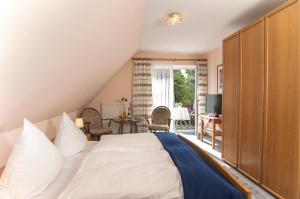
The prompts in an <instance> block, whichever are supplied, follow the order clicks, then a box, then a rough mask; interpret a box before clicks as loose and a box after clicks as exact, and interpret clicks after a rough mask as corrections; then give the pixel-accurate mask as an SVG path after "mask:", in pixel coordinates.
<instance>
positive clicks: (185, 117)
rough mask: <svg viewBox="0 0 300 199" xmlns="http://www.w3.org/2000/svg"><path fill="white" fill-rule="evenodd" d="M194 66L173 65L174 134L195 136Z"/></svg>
mask: <svg viewBox="0 0 300 199" xmlns="http://www.w3.org/2000/svg"><path fill="white" fill-rule="evenodd" d="M196 72H197V71H196V66H194V65H190V66H185V65H175V66H174V69H173V81H174V107H173V115H172V119H173V121H174V122H173V126H174V127H173V128H174V131H175V132H176V133H183V134H187V135H196V130H197V100H196V99H197V98H196V78H197V77H196V74H197V73H196Z"/></svg>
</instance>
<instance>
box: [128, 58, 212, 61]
mask: <svg viewBox="0 0 300 199" xmlns="http://www.w3.org/2000/svg"><path fill="white" fill-rule="evenodd" d="M131 60H135V61H137V60H154V61H206V60H207V59H177V58H174V59H170V58H132V59H131Z"/></svg>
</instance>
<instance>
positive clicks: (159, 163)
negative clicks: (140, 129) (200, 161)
mask: <svg viewBox="0 0 300 199" xmlns="http://www.w3.org/2000/svg"><path fill="white" fill-rule="evenodd" d="M83 198H84V199H87V198H89V199H96V198H105V199H116V198H124V199H125V198H128V199H135V198H136V199H140V198H166V199H169V198H183V189H182V183H181V177H180V174H179V172H178V169H177V167H176V166H175V165H174V163H173V161H172V159H171V158H170V156H169V154H168V152H167V151H165V150H164V149H163V146H162V145H161V143H160V141H159V140H158V139H157V137H156V136H155V135H153V134H134V135H130V134H128V135H109V136H103V137H102V138H101V141H100V142H99V143H98V144H97V145H95V146H94V148H93V149H92V150H91V151H90V152H89V153H88V154H87V155H86V157H85V158H84V160H83V162H82V164H81V167H80V168H79V170H78V171H77V173H76V174H75V175H74V177H73V179H72V180H71V182H70V183H69V184H68V186H67V187H66V188H65V189H64V190H63V193H62V194H61V195H60V196H59V199H83Z"/></svg>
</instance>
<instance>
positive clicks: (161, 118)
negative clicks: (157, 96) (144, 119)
mask: <svg viewBox="0 0 300 199" xmlns="http://www.w3.org/2000/svg"><path fill="white" fill-rule="evenodd" d="M170 119H171V111H170V110H169V109H168V107H166V106H158V107H156V108H155V109H154V110H153V112H152V115H151V120H152V124H167V125H170Z"/></svg>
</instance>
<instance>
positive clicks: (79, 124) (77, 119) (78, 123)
mask: <svg viewBox="0 0 300 199" xmlns="http://www.w3.org/2000/svg"><path fill="white" fill-rule="evenodd" d="M75 123H76V126H77V127H78V128H83V127H84V123H83V118H76V120H75Z"/></svg>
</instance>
